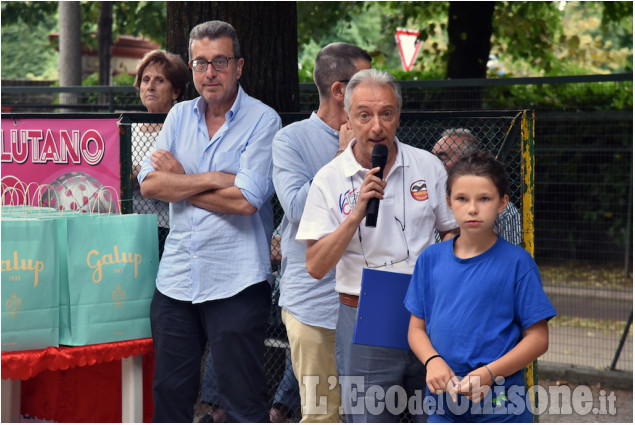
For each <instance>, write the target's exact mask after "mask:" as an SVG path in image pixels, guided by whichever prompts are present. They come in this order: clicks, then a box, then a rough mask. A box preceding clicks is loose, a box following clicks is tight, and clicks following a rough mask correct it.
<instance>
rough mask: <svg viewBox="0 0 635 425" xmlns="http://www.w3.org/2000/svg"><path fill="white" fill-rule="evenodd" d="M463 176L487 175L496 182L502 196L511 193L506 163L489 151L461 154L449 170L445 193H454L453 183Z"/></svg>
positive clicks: (449, 194) (495, 184)
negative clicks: (498, 159)
mask: <svg viewBox="0 0 635 425" xmlns="http://www.w3.org/2000/svg"><path fill="white" fill-rule="evenodd" d="M462 176H479V177H486V178H488V179H490V180H491V181H492V183H494V186H496V189H497V190H498V194H499V195H500V197H501V198H502V197H503V196H505V195H509V176H508V175H507V171H506V170H505V164H503V163H502V162H500V161H497V160H496V158H494V157H493V156H492V155H491V154H490V153H489V152H472V153H471V154H468V155H463V156H461V157H460V158H459V159H458V160H457V161H456V162H455V163H454V164H452V167H450V169H449V170H448V181H447V184H446V188H445V193H446V194H447V195H448V196H451V195H452V185H453V184H454V182H455V181H456V179H457V178H459V177H462Z"/></svg>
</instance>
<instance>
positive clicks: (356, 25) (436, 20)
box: [298, 1, 448, 82]
mask: <svg viewBox="0 0 635 425" xmlns="http://www.w3.org/2000/svg"><path fill="white" fill-rule="evenodd" d="M447 4H448V3H447V2H412V1H410V2H376V1H364V2H339V3H336V2H298V42H299V46H300V48H299V52H298V63H299V66H298V68H299V77H300V81H301V82H311V81H313V77H312V71H313V63H314V61H315V57H316V56H317V53H318V52H319V51H320V49H321V48H322V47H324V46H325V45H327V44H329V43H332V42H335V41H344V42H348V43H353V44H356V45H358V46H360V47H362V48H364V49H366V50H367V51H368V52H369V53H370V55H371V57H372V58H373V67H375V68H379V69H385V70H388V71H390V72H392V73H394V74H395V75H397V74H399V75H402V76H403V77H404V79H407V80H412V79H415V80H416V79H429V78H437V77H439V78H441V77H442V76H443V71H442V70H443V69H444V68H445V64H444V63H443V60H444V57H443V55H442V54H441V51H442V48H443V47H444V46H445V45H446V42H445V41H444V38H447V37H446V35H445V23H444V21H443V20H444V19H447V7H448V6H447ZM417 14H420V15H425V16H426V17H427V18H426V19H425V20H423V21H421V22H423V23H421V22H419V21H416V20H413V19H412V17H411V16H413V15H417ZM444 15H445V17H444ZM398 27H407V28H418V29H420V30H421V37H422V40H423V41H424V46H423V48H422V51H421V52H420V54H419V55H420V56H419V60H418V61H417V63H416V65H415V67H414V69H413V71H412V72H411V73H404V72H403V71H402V70H401V69H402V68H401V62H400V58H399V50H398V48H397V46H396V42H395V30H396V29H397V28H398Z"/></svg>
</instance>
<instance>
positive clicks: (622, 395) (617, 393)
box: [538, 380, 633, 423]
mask: <svg viewBox="0 0 635 425" xmlns="http://www.w3.org/2000/svg"><path fill="white" fill-rule="evenodd" d="M538 382H539V384H540V385H541V386H542V387H544V388H548V387H549V386H567V387H568V388H569V389H570V390H571V394H574V391H576V390H575V388H576V384H575V383H572V382H571V383H570V382H567V381H563V380H560V381H558V380H556V381H554V380H539V381H538ZM631 382H632V380H631ZM586 388H589V389H590V390H591V392H592V394H593V395H592V399H593V402H592V403H593V404H592V407H591V412H590V413H587V414H581V413H584V412H583V409H581V407H584V406H585V404H586V403H585V402H583V401H581V400H580V397H571V398H570V399H571V403H570V405H571V406H572V409H571V413H568V412H567V411H566V409H564V408H561V410H560V412H558V411H557V407H558V406H556V405H552V406H550V408H552V410H551V411H550V410H549V408H547V409H546V410H545V412H544V413H542V414H541V415H539V420H540V422H541V423H591V422H601V423H633V390H632V389H631V390H623V389H614V388H611V387H607V386H603V385H602V384H600V383H596V384H594V385H589V386H586ZM578 391H581V390H578ZM613 396H614V401H613V402H611V401H610V400H611V399H613ZM601 403H604V406H602V405H601ZM589 406H591V405H589ZM561 407H564V404H563V405H562V406H561ZM574 407H575V408H574ZM594 408H595V409H598V410H596V412H597V413H595V414H594V413H593V409H594ZM601 408H604V410H606V412H599V410H600V409H601ZM613 408H614V409H613ZM563 412H566V413H563Z"/></svg>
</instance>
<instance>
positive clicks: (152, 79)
mask: <svg viewBox="0 0 635 425" xmlns="http://www.w3.org/2000/svg"><path fill="white" fill-rule="evenodd" d="M189 80H190V72H189V69H188V67H187V65H186V64H185V62H183V59H181V57H180V56H178V55H175V54H173V53H168V52H166V51H164V50H153V51H151V52H148V53H146V54H145V56H144V57H143V59H141V62H139V65H138V66H137V79H136V81H135V83H134V86H135V87H136V88H137V90H139V95H140V97H141V103H143V106H145V107H146V108H147V109H148V112H154V113H168V112H169V111H170V109H171V108H172V105H174V104H175V103H176V102H177V101H178V100H182V97H183V96H184V95H185V89H186V87H187V83H188V82H189Z"/></svg>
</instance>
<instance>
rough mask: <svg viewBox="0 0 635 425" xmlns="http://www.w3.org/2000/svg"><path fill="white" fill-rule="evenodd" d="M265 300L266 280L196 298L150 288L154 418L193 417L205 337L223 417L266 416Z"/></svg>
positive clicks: (257, 419)
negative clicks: (225, 295) (232, 292)
mask: <svg viewBox="0 0 635 425" xmlns="http://www.w3.org/2000/svg"><path fill="white" fill-rule="evenodd" d="M270 306H271V287H270V285H269V284H268V283H267V282H261V283H258V284H255V285H252V286H250V287H248V288H247V289H245V290H243V291H242V292H240V293H238V294H236V295H234V296H233V297H231V298H226V299H222V300H215V301H208V302H204V303H201V304H192V303H191V302H186V301H177V300H174V299H172V298H169V297H166V296H165V295H163V294H161V293H160V292H159V291H155V293H154V297H153V299H152V304H151V307H150V323H151V326H152V338H153V344H154V353H155V370H154V381H153V385H152V395H153V397H154V415H153V417H152V420H153V422H189V423H191V422H192V421H193V419H194V404H195V403H196V398H197V396H198V391H199V384H200V378H201V359H202V357H203V353H204V351H205V345H206V343H207V340H208V339H209V341H210V350H211V351H210V354H211V355H212V358H213V359H214V370H215V372H216V379H217V381H216V382H217V385H218V391H219V393H220V398H221V405H222V406H223V407H224V408H225V412H226V414H227V420H228V422H269V413H268V409H267V383H266V378H265V369H264V363H265V356H264V352H265V345H264V340H265V336H266V331H267V318H268V315H269V309H270Z"/></svg>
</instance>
